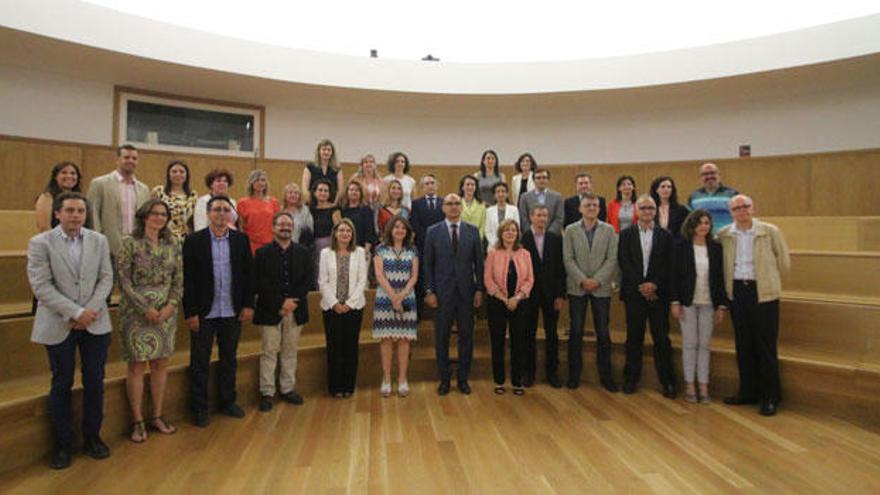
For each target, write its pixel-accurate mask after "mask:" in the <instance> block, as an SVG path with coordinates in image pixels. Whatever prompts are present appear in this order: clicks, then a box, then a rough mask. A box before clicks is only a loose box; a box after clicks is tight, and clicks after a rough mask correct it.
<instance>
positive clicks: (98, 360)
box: [27, 192, 113, 469]
mask: <svg viewBox="0 0 880 495" xmlns="http://www.w3.org/2000/svg"><path fill="white" fill-rule="evenodd" d="M53 209H54V212H55V217H56V218H57V219H58V220H59V225H58V226H57V227H55V228H54V229H52V230H49V231H46V232H43V233H42V234H39V235H36V236H34V237H33V238H31V240H30V242H29V243H28V265H27V273H28V280H29V281H30V284H31V288H32V289H33V291H34V295H35V296H36V298H37V301H38V302H37V313H36V316H35V318H34V327H33V332H32V333H31V341H32V342H35V343H37V344H42V345H44V346H45V347H46V351H47V353H48V356H49V364H50V366H51V368H52V388H51V391H50V392H49V413H50V416H51V418H52V425H53V428H54V431H55V441H56V442H57V448H56V450H55V452H54V454H53V456H52V467H54V468H56V469H63V468H66V467H67V466H69V465H70V461H71V444H72V442H73V429H72V428H71V425H70V422H71V397H70V395H71V394H70V389H71V387H72V386H73V378H74V374H75V370H76V369H75V365H76V350H77V348H78V349H79V353H80V361H81V368H82V382H83V414H82V421H83V428H82V429H83V436H84V437H85V443H84V445H85V449H84V450H85V452H86V453H87V454H88V455H90V456H91V457H94V458H96V459H102V458H104V457H107V456H109V455H110V450H109V449H108V448H107V446H106V445H105V444H104V442H103V441H101V437H100V431H101V421H102V419H103V403H104V363H105V362H106V360H107V348H108V346H109V345H110V330H111V324H110V315H109V313H108V311H107V302H106V299H107V296H108V295H109V294H110V291H111V290H112V288H113V268H112V267H111V264H110V248H109V246H108V244H107V239H106V238H105V237H104V236H103V235H101V234H99V233H97V232H95V231H92V230H89V229H86V228H84V227H83V224H84V223H85V219H86V200H85V198H84V197H83V196H82V195H80V194H79V193H77V192H66V193H62V194H60V195H58V197H56V198H55V201H54V205H53Z"/></svg>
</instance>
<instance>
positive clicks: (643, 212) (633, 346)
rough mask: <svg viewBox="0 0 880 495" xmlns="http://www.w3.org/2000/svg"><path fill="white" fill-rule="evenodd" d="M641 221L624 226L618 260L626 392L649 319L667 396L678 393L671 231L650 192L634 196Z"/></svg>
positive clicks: (634, 384)
mask: <svg viewBox="0 0 880 495" xmlns="http://www.w3.org/2000/svg"><path fill="white" fill-rule="evenodd" d="M636 208H638V217H639V221H638V223H636V224H635V225H631V226H629V227H627V228H626V229H624V230H622V231H621V232H620V243H619V245H618V248H617V262H618V263H619V265H620V271H621V274H622V282H621V287H620V299H621V300H623V303H624V305H625V306H626V366H625V367H624V385H623V393H625V394H632V393H635V391H636V389H637V388H638V383H639V379H640V378H641V374H642V349H643V348H644V345H645V324H646V323H650V325H651V339H652V340H653V341H654V367H655V368H656V370H657V379H658V380H659V381H660V385H661V387H662V388H663V396H664V397H666V398H667V399H673V398H675V385H676V382H675V371H674V369H673V367H672V345H671V343H670V342H669V295H670V278H669V277H670V274H671V273H672V270H671V266H672V234H670V233H669V232H668V231H667V230H666V229H664V228H662V227H660V225H658V224H657V223H656V222H654V218H655V217H656V215H657V205H656V204H655V203H654V200H653V199H652V198H651V196H648V195H642V196H640V197H639V199H638V200H637V201H636Z"/></svg>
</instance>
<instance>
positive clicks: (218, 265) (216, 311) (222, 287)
mask: <svg viewBox="0 0 880 495" xmlns="http://www.w3.org/2000/svg"><path fill="white" fill-rule="evenodd" d="M211 258H212V260H213V266H214V300H213V301H212V302H211V311H210V312H208V315H207V316H205V318H232V317H234V316H235V308H234V307H233V306H232V261H231V259H230V256H229V230H227V231H226V233H225V234H224V235H223V236H221V237H217V236H216V235H214V233H213V232H211Z"/></svg>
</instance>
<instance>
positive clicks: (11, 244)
mask: <svg viewBox="0 0 880 495" xmlns="http://www.w3.org/2000/svg"><path fill="white" fill-rule="evenodd" d="M0 232H3V235H2V236H0V251H26V250H27V243H28V239H30V238H31V237H33V236H35V235H37V224H36V221H35V220H34V211H33V210H0Z"/></svg>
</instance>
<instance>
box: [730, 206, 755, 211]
mask: <svg viewBox="0 0 880 495" xmlns="http://www.w3.org/2000/svg"><path fill="white" fill-rule="evenodd" d="M751 207H752V205H737V206H731V207H730V211H740V210H747V209H749V208H751Z"/></svg>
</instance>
